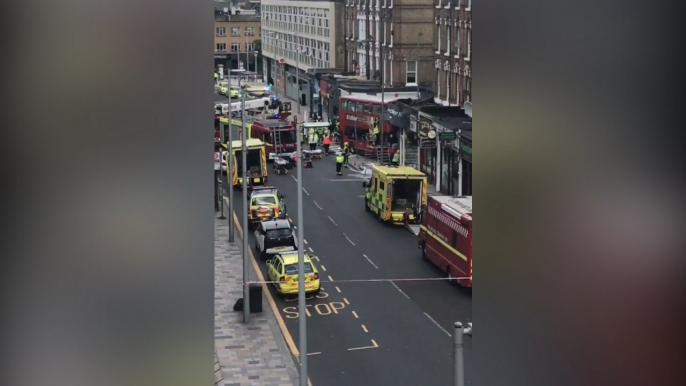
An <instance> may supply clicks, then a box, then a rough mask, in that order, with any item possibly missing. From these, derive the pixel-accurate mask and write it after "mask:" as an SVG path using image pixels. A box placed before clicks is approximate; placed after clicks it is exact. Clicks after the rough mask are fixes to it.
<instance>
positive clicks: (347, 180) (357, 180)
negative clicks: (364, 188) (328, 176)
mask: <svg viewBox="0 0 686 386" xmlns="http://www.w3.org/2000/svg"><path fill="white" fill-rule="evenodd" d="M360 181H364V179H363V178H356V179H354V180H353V179H343V180H331V182H360Z"/></svg>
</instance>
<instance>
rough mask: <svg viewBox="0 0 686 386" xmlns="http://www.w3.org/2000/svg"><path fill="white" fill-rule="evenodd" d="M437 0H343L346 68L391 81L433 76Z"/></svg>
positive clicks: (418, 82) (424, 81)
mask: <svg viewBox="0 0 686 386" xmlns="http://www.w3.org/2000/svg"><path fill="white" fill-rule="evenodd" d="M434 6H435V4H434V0H345V52H346V58H345V68H344V70H345V71H346V72H355V73H357V74H358V75H363V76H365V77H366V78H367V79H380V78H381V75H382V71H383V74H385V81H384V83H385V84H386V85H388V86H396V87H398V86H425V87H430V85H431V82H432V81H433V77H432V74H433V71H432V70H433V67H434V66H433V64H434V63H433V62H434V50H433V34H434V32H433V18H434V12H433V10H434Z"/></svg>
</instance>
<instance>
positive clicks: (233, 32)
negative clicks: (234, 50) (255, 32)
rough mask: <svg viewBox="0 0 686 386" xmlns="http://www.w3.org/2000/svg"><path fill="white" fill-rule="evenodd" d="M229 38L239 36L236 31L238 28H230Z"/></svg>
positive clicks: (238, 32)
mask: <svg viewBox="0 0 686 386" xmlns="http://www.w3.org/2000/svg"><path fill="white" fill-rule="evenodd" d="M231 36H234V37H236V36H241V33H240V31H239V29H238V27H231Z"/></svg>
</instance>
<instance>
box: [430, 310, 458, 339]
mask: <svg viewBox="0 0 686 386" xmlns="http://www.w3.org/2000/svg"><path fill="white" fill-rule="evenodd" d="M424 315H426V317H427V318H429V320H430V321H431V322H432V323H433V324H435V325H436V327H438V328H440V329H441V331H443V332H445V334H446V335H448V336H452V335H450V333H449V332H448V331H446V330H445V328H443V327H441V325H440V324H438V322H437V321H436V320H434V318H432V317H431V315H429V314H427V313H426V312H425V313H424Z"/></svg>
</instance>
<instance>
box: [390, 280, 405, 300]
mask: <svg viewBox="0 0 686 386" xmlns="http://www.w3.org/2000/svg"><path fill="white" fill-rule="evenodd" d="M391 284H392V285H393V287H395V289H397V290H398V292H400V293H401V294H403V296H404V297H405V298H407V299H408V300H409V299H410V297H409V296H408V295H407V294H406V293H405V292H403V290H401V289H400V287H398V285H397V284H395V283H394V282H391Z"/></svg>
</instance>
